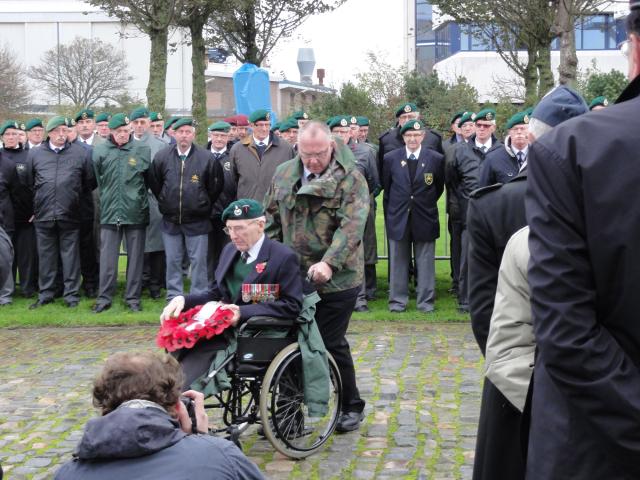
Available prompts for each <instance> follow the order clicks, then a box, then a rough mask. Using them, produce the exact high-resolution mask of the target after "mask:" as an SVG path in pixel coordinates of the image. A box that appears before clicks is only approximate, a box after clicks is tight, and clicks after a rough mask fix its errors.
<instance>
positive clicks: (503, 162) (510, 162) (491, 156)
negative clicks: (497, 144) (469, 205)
mask: <svg viewBox="0 0 640 480" xmlns="http://www.w3.org/2000/svg"><path fill="white" fill-rule="evenodd" d="M507 148H508V149H509V150H507ZM519 170H520V165H518V159H517V158H516V157H515V156H513V153H512V151H511V147H508V146H507V145H504V144H503V145H502V148H497V149H495V150H493V149H491V151H490V152H489V153H487V155H486V157H485V159H484V162H482V166H481V167H480V180H479V182H478V187H487V186H489V185H493V184H494V183H507V182H509V181H511V180H512V179H514V178H515V177H516V175H518V171H519Z"/></svg>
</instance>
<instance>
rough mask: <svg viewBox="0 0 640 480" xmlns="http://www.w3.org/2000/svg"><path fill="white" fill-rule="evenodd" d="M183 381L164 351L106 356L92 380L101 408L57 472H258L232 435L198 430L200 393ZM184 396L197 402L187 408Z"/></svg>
mask: <svg viewBox="0 0 640 480" xmlns="http://www.w3.org/2000/svg"><path fill="white" fill-rule="evenodd" d="M183 383H184V379H183V374H182V370H181V368H180V365H179V364H178V362H177V361H176V360H175V359H174V358H173V357H171V356H169V355H164V354H155V353H145V352H143V353H124V352H120V353H116V354H114V355H112V356H111V357H109V358H108V359H107V361H106V364H105V366H104V368H103V369H102V372H101V373H100V374H99V375H98V377H97V378H96V380H95V381H94V385H93V404H94V406H95V407H97V408H99V409H100V411H101V414H102V416H101V417H98V418H94V419H91V420H89V422H88V423H87V425H86V426H85V431H84V435H83V437H82V439H81V440H80V443H79V444H78V448H77V452H76V453H75V454H74V459H73V460H71V461H69V462H67V463H66V464H64V465H63V466H62V467H61V468H60V470H58V472H57V473H56V477H55V478H56V479H59V480H73V479H83V480H102V479H105V480H113V479H117V478H135V479H138V480H142V479H154V480H155V479H163V478H167V479H169V478H193V479H208V478H210V479H214V478H215V479H262V478H263V476H262V474H261V473H260V471H259V470H258V468H257V467H256V466H255V465H254V464H253V463H251V461H249V460H248V459H247V458H246V457H245V456H244V455H243V453H242V452H241V451H240V450H239V449H238V448H237V447H236V446H235V445H234V444H233V443H231V442H229V441H228V440H224V439H222V438H216V437H213V436H210V435H199V434H198V433H205V434H206V433H207V431H208V423H209V422H208V419H207V414H206V412H205V410H204V397H203V395H202V393H199V392H195V391H193V390H189V391H187V392H184V393H181V388H182V385H183ZM185 404H189V405H192V406H193V407H194V408H193V412H192V414H191V415H190V413H189V412H188V411H187V407H185ZM192 419H194V420H195V422H196V427H195V428H194V426H193V422H192ZM192 432H196V434H192Z"/></svg>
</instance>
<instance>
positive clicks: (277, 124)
mask: <svg viewBox="0 0 640 480" xmlns="http://www.w3.org/2000/svg"><path fill="white" fill-rule="evenodd" d="M283 123H284V122H276V123H274V124H273V127H271V131H272V132H275V131H276V130H278V131H280V125H282V124H283Z"/></svg>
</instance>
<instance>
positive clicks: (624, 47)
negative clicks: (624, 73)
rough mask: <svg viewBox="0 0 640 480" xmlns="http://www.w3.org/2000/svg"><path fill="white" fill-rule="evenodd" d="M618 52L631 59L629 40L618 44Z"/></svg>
mask: <svg viewBox="0 0 640 480" xmlns="http://www.w3.org/2000/svg"><path fill="white" fill-rule="evenodd" d="M618 50H620V53H621V54H622V55H624V56H625V57H627V58H629V40H625V41H624V42H620V43H619V44H618Z"/></svg>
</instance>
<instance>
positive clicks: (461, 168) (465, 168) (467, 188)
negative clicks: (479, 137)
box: [447, 136, 503, 226]
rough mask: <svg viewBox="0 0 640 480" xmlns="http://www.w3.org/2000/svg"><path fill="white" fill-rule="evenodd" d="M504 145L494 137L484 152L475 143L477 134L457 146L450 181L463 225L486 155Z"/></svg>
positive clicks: (449, 173) (449, 174) (450, 170)
mask: <svg viewBox="0 0 640 480" xmlns="http://www.w3.org/2000/svg"><path fill="white" fill-rule="evenodd" d="M499 148H503V147H502V143H501V142H499V141H498V140H497V139H496V138H495V137H492V143H491V148H490V149H489V151H487V152H486V153H482V150H480V149H479V148H478V147H476V145H475V136H473V137H471V138H470V139H469V142H467V143H461V144H460V145H459V146H457V147H456V150H455V155H454V157H453V161H452V162H451V165H450V168H449V169H448V175H447V176H448V177H449V178H448V179H447V181H448V183H449V185H450V186H451V194H452V195H454V196H455V198H456V201H457V204H458V206H459V208H460V211H459V213H460V221H461V223H462V225H464V226H466V223H467V208H468V205H469V196H470V195H471V192H473V191H474V190H476V189H477V188H478V186H479V180H480V165H482V162H484V160H485V158H486V155H488V154H489V153H490V152H493V151H495V150H497V149H499Z"/></svg>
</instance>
